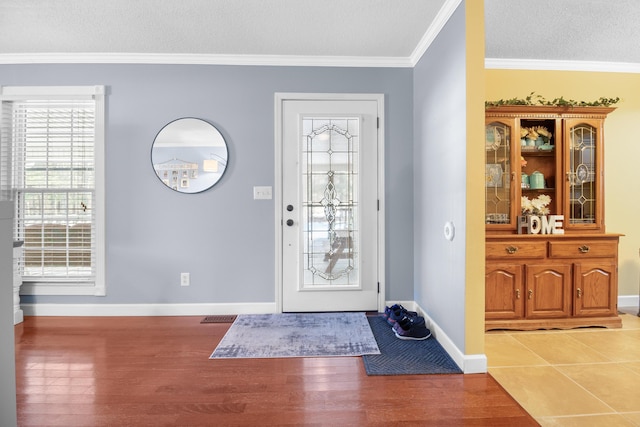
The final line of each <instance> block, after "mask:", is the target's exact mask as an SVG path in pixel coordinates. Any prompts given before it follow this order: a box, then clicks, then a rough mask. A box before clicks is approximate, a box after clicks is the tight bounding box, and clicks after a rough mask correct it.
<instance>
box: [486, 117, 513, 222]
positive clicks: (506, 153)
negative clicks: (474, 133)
mask: <svg viewBox="0 0 640 427" xmlns="http://www.w3.org/2000/svg"><path fill="white" fill-rule="evenodd" d="M512 132H513V126H512V125H509V124H506V123H503V122H497V121H494V122H490V123H488V124H487V125H486V126H485V223H486V224H487V225H489V227H490V228H493V227H492V226H493V225H498V227H497V228H501V227H500V225H502V226H504V225H508V226H510V225H512V224H514V223H515V219H514V215H513V200H512V198H513V192H512V189H513V187H512V180H511V176H512V171H511V168H512V166H511V155H512V152H511V138H512Z"/></svg>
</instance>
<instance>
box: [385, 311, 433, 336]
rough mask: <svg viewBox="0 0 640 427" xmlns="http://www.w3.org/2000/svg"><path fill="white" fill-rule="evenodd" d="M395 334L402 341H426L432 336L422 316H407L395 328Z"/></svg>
mask: <svg viewBox="0 0 640 427" xmlns="http://www.w3.org/2000/svg"><path fill="white" fill-rule="evenodd" d="M393 333H394V334H396V337H398V338H400V339H401V340H426V339H427V338H429V337H430V336H431V331H430V330H429V329H427V326H426V324H425V321H424V317H422V316H416V317H406V316H405V317H404V318H402V319H401V320H399V321H398V322H396V324H395V325H394V326H393Z"/></svg>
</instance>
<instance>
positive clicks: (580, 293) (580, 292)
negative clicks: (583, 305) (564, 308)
mask: <svg viewBox="0 0 640 427" xmlns="http://www.w3.org/2000/svg"><path fill="white" fill-rule="evenodd" d="M577 292H578V298H581V297H582V289H580V288H578V289H577Z"/></svg>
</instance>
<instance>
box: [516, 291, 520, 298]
mask: <svg viewBox="0 0 640 427" xmlns="http://www.w3.org/2000/svg"><path fill="white" fill-rule="evenodd" d="M516 299H520V289H516Z"/></svg>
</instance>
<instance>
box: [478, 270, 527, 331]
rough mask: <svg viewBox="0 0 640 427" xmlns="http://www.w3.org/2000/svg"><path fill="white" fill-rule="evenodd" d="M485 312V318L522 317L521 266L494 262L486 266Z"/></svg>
mask: <svg viewBox="0 0 640 427" xmlns="http://www.w3.org/2000/svg"><path fill="white" fill-rule="evenodd" d="M485 282H486V283H487V287H486V290H485V313H486V318H487V319H522V318H523V317H524V293H523V286H524V285H523V275H522V266H521V265H514V264H496V265H491V266H487V268H486V276H485Z"/></svg>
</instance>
